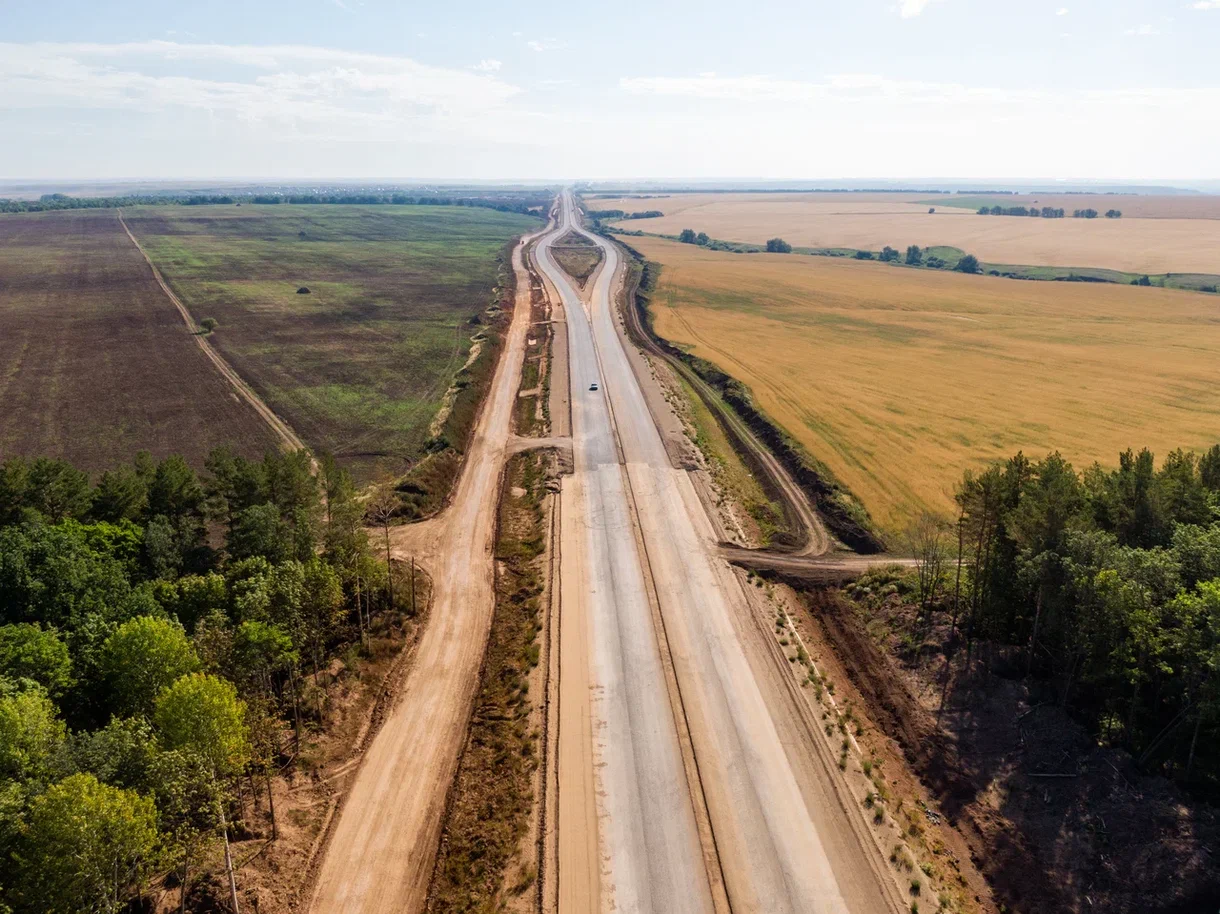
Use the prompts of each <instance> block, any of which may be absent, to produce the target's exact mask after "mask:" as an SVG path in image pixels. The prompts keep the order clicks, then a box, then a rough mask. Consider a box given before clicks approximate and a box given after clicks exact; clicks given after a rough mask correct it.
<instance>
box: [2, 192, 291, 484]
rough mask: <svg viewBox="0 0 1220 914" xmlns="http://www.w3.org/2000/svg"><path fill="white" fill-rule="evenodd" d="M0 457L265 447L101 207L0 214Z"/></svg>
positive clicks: (123, 456)
mask: <svg viewBox="0 0 1220 914" xmlns="http://www.w3.org/2000/svg"><path fill="white" fill-rule="evenodd" d="M0 404H3V408H0V460H2V459H4V458H6V457H10V456H14V455H28V456H34V455H48V456H58V457H65V458H67V459H69V460H71V461H72V462H73V463H75V464H77V465H78V466H80V467H82V468H85V469H90V470H100V469H104V468H106V467H110V466H112V465H114V464H116V463H119V462H127V461H129V460H130V459H131V457H132V455H133V454H134V453H135V452H136V451H137V450H140V449H147V450H149V451H151V452H152V453H153V454H154V455H155V456H158V457H161V456H165V455H167V454H171V453H177V454H182V455H183V456H185V457H186V458H187V459H188V460H190V461H191V462H192V463H193V464H195V465H197V466H198V465H201V464H202V462H203V458H204V456H205V455H206V454H207V452H208V451H209V450H211V448H213V447H215V446H217V445H220V444H230V445H233V446H235V447H236V448H237V449H238V450H240V451H243V452H245V453H247V454H249V455H251V456H255V455H258V454H261V453H262V452H263V451H264V450H271V449H274V448H276V446H277V441H276V438H275V435H274V434H273V433H272V432H271V430H270V429H269V428H268V426H267V425H266V424H265V423H264V422H263V420H262V419H261V418H260V417H259V416H258V415H257V414H256V413H255V412H254V410H253V409H252V408H251V407H250V406H249V405H248V404H247V403H246V402H244V401H242V400H240V399H239V398H238V397H237V396H236V395H235V393H234V392H233V390H232V388H231V387H230V386H229V384H228V382H227V381H226V380H225V379H224V378H223V377H222V376H221V374H220V373H219V372H218V371H217V370H216V368H215V367H213V365H212V364H211V363H210V362H209V361H208V359H207V358H206V357H205V356H204V354H203V352H202V351H201V350H200V348H199V347H198V346H197V345H196V344H195V340H194V339H192V337H191V333H190V330H188V328H187V327H186V326H185V325H184V324H183V322H182V318H181V317H180V316H179V314H178V311H177V310H176V309H175V308H174V306H173V304H172V303H171V302H170V301H169V300H168V299H167V298H166V296H165V293H164V292H163V291H162V290H161V288H160V287H159V286H158V285H157V283H156V281H155V280H154V278H153V274H152V270H151V269H150V268H149V266H148V264H147V263H146V262H145V260H144V258H143V256H142V255H141V254H140V252H139V250H138V249H137V248H136V247H135V245H134V244H132V242H131V239H130V238H128V237H127V234H126V232H124V231H123V227H122V225H121V224H120V222H119V220H118V217H117V216H116V214H115V212H114V211H113V210H99V211H89V210H73V211H64V212H55V213H34V214H29V215H6V216H0Z"/></svg>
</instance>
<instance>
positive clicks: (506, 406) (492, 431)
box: [310, 236, 534, 914]
mask: <svg viewBox="0 0 1220 914" xmlns="http://www.w3.org/2000/svg"><path fill="white" fill-rule="evenodd" d="M533 237H534V236H528V237H526V238H524V239H522V241H521V242H519V243H518V244H517V247H516V248H515V249H514V251H513V269H514V270H515V271H516V276H517V300H516V303H515V306H514V308H513V319H512V323H511V325H510V327H509V331H508V338H507V340H506V345H505V348H504V353H503V355H502V356H501V357H500V363H499V365H498V366H497V368H496V374H495V378H494V379H493V381H492V386H491V391H490V392H489V394H488V399H487V402H486V403H485V405H484V408H483V413H482V415H481V416H480V418H479V423H478V426H477V427H476V429H475V435H474V441H473V443H472V444H471V447H470V450H469V451H468V452H467V459H466V466H465V468H464V469H463V471H462V476H461V479H460V480H459V482H458V486H457V490H456V492H455V493H454V498H453V502H452V503H451V505H450V507H449V508H448V510H447V511H446V512H445V514H444V515H443V516H442V517H441V518H438V519H437V520H435V521H428V522H425V524H420V525H412V526H411V527H408V528H404V531H405V533H406V535H405V536H404V537H401V538H400V539H401V541H402V543H401V544H402V545H403V546H404V547H406V548H408V549H411V548H412V545H408V544H413V546H417V547H422V549H421V551H424V552H425V553H426V554H427V555H429V556H432V557H435V563H433V564H432V565H431V567H429V569H428V570H429V572H430V573H431V575H432V585H433V601H432V609H431V613H430V617H429V619H428V624H427V627H426V629H425V631H424V634H423V637H422V638H421V640H420V643H419V647H418V649H417V652H416V656H415V661H414V663H413V665H412V667H411V671H410V673H409V674H408V676H407V680H406V682H405V683H404V685H403V688H402V691H401V693H400V694H399V695H398V698H397V700H396V701H395V703H394V707H393V708H392V710H391V711H390V714H389V717H388V718H387V719H386V721H385V724H384V725H383V726H382V728H381V730H380V731H379V732H378V733H377V736H376V737H375V738H374V740H373V742H372V745H371V746H370V747H369V749H368V752H367V753H366V754H365V756H364V759H363V761H362V763H361V767H360V770H359V771H358V773H357V774H356V779H355V781H354V782H353V784H352V787H351V792H350V793H349V794H348V797H347V800H346V802H345V803H344V805H343V807H342V809H341V811H340V814H339V819H338V822H337V823H336V825H335V829H334V833H333V835H332V836H331V838H330V842H329V844H328V846H327V850H326V855H325V857H324V859H323V861H322V865H321V870H320V872H319V875H318V879H317V882H316V885H315V888H314V893H313V899H312V903H311V905H310V910H311V911H314V912H317V914H348V912H351V914H355V912H360V914H391V912H392V914H413V912H417V911H420V910H422V908H423V905H424V901H425V896H426V893H427V890H428V881H429V878H430V876H431V873H432V865H433V861H434V859H435V857H436V849H437V845H438V842H439V841H440V830H441V819H442V814H443V812H444V805H445V795H446V792H447V790H448V788H449V785H450V783H451V782H452V781H453V777H454V773H455V771H456V768H457V762H458V756H459V753H460V752H461V748H462V744H463V742H464V741H465V739H466V727H467V723H468V720H469V717H470V709H471V703H472V701H473V700H474V693H475V690H476V689H477V688H478V685H479V668H480V665H481V663H482V660H483V653H484V648H485V647H486V642H487V633H488V631H489V629H490V626H491V616H492V610H493V609H494V606H495V600H494V593H493V559H492V549H493V545H494V541H495V522H496V513H497V505H498V497H499V484H500V476H501V473H502V472H503V469H504V461H505V454H506V451H507V443H508V439H509V431H510V421H511V418H512V410H513V404H514V402H515V400H516V396H517V385H518V383H519V381H520V378H521V362H522V357H523V353H524V343H525V335H526V331H527V329H528V328H529V322H530V280H529V276H528V274H527V273H526V272H525V267H524V263H523V260H522V251H523V249H524V247H525V245H526V244H528V243H529V241H530V240H532V238H533ZM416 533H426V536H425V537H420V536H412V535H411V534H416Z"/></svg>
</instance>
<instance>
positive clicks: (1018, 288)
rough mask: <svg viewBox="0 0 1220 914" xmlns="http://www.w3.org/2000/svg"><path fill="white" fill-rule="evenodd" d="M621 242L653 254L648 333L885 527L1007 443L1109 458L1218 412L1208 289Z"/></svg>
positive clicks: (1163, 447)
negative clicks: (777, 431) (815, 463)
mask: <svg viewBox="0 0 1220 914" xmlns="http://www.w3.org/2000/svg"><path fill="white" fill-rule="evenodd" d="M995 218H996V219H997V221H998V220H1000V217H995ZM1030 221H1033V220H1030ZM630 241H631V242H632V243H633V246H635V247H636V248H637V249H638V250H639V251H641V253H643V254H644V255H645V256H646V257H647V258H648V259H650V260H656V261H659V262H661V263H662V264H664V268H663V270H662V272H661V278H660V283H659V285H658V288H657V291H656V292H655V294H654V295H653V296H652V301H653V307H654V311H655V317H656V330H657V332H658V333H659V334H660V335H662V336H664V337H665V338H667V339H669V340H672V341H674V342H675V343H678V344H680V345H685V346H688V347H689V348H690V349H691V350H692V351H693V353H694V354H695V355H698V356H700V357H702V358H705V359H708V360H709V361H711V362H714V363H715V364H717V365H718V366H720V367H721V368H722V369H723V370H725V371H726V372H728V373H729V374H731V375H733V376H734V377H736V378H738V379H740V380H741V381H744V382H745V383H746V384H748V385H749V386H750V387H751V388H752V389H753V391H754V394H755V396H756V398H757V400H758V402H759V404H760V406H762V408H763V409H765V410H766V411H767V412H768V413H769V414H770V415H771V416H772V417H773V418H775V419H776V421H778V422H779V423H780V424H781V425H783V426H784V427H785V428H786V429H788V431H789V432H790V433H791V434H792V435H793V436H795V437H796V438H797V439H798V440H799V441H800V442H801V443H802V444H804V445H805V446H806V447H807V448H808V449H809V450H810V451H811V452H812V453H813V454H814V455H815V456H816V457H818V458H820V459H821V460H823V461H824V462H825V463H827V464H828V465H829V466H830V468H831V469H832V470H833V471H834V473H835V474H836V475H837V476H838V478H839V479H840V480H842V481H843V483H844V484H845V485H847V486H848V488H850V489H851V490H852V492H853V493H854V494H855V495H856V496H857V497H859V498H860V499H861V500H862V501H863V502H864V504H865V505H866V506H867V507H868V509H869V511H870V512H871V513H872V515H873V517H874V518H875V519H876V520H877V521H878V523H879V524H880V525H881V526H882V527H883V528H885V529H888V530H890V531H891V532H892V531H894V530H896V529H898V528H899V527H901V526H903V525H904V524H905V523H906V521H907V520H909V519H910V518H911V517H913V516H914V515H915V514H917V513H918V512H920V511H922V510H924V509H925V508H931V509H934V510H942V511H944V510H948V509H949V508H950V507H951V493H952V490H953V486H954V484H955V482H956V481H957V479H958V478H960V476H961V472H962V470H963V469H964V468H965V467H968V466H979V465H981V464H983V463H984V462H986V461H989V460H992V459H996V458H1001V457H1006V456H1009V455H1011V454H1012V453H1013V452H1015V451H1017V450H1019V449H1023V450H1025V451H1026V452H1027V453H1029V454H1032V455H1034V456H1041V455H1043V454H1044V453H1046V452H1047V451H1048V450H1050V449H1053V448H1057V449H1059V450H1061V451H1062V452H1063V454H1064V455H1065V456H1066V457H1067V458H1068V459H1070V460H1072V461H1073V462H1076V463H1078V464H1081V463H1087V462H1090V461H1092V460H1103V461H1106V462H1113V461H1114V459H1115V455H1116V454H1117V453H1118V452H1119V451H1120V450H1121V449H1124V448H1127V447H1129V446H1131V445H1132V444H1133V443H1135V444H1146V445H1148V446H1149V447H1151V448H1153V449H1154V450H1157V451H1160V452H1162V453H1164V452H1165V451H1167V450H1168V449H1170V448H1172V447H1177V446H1180V445H1186V446H1195V447H1203V446H1205V445H1208V444H1210V443H1213V442H1214V439H1215V435H1216V430H1217V428H1220V397H1217V396H1216V391H1217V390H1220V359H1217V358H1216V357H1215V354H1216V352H1217V351H1220V301H1217V299H1216V298H1215V297H1213V296H1209V295H1202V294H1196V293H1189V292H1179V291H1174V290H1164V289H1156V288H1153V289H1146V288H1132V287H1130V286H1112V285H1092V284H1084V283H1079V284H1077V283H1040V282H1017V281H1013V280H1006V279H998V278H991V277H983V276H963V275H959V274H952V273H942V272H932V271H917V270H904V269H897V268H894V267H890V266H888V265H885V264H877V263H858V262H845V261H839V260H834V259H829V258H820V257H797V256H792V255H766V254H753V255H740V254H724V253H716V252H713V251H707V250H704V249H702V248H698V247H695V246H694V245H684V244H677V243H675V242H670V241H664V240H659V239H652V238H632V239H630Z"/></svg>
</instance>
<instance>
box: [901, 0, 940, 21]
mask: <svg viewBox="0 0 1220 914" xmlns="http://www.w3.org/2000/svg"><path fill="white" fill-rule="evenodd" d="M939 2H940V0H901V2H900V3H899V4H898V15H900V16H901V17H902V18H903V19H910V18H912V17H914V16H918V15H919V14H920V13H922V12H923V11H924V10H926V9H927V8H928V7H929V6H930V5H932V4H933V3H939Z"/></svg>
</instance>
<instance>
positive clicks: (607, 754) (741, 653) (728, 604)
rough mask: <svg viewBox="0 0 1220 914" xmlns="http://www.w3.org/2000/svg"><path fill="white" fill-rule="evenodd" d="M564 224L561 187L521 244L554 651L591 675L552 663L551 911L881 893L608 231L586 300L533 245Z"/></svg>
mask: <svg viewBox="0 0 1220 914" xmlns="http://www.w3.org/2000/svg"><path fill="white" fill-rule="evenodd" d="M573 229H575V230H578V231H579V230H580V229H579V226H578V225H577V222H576V217H575V214H574V207H573V204H572V201H571V198H570V197H569V196H568V195H566V194H565V195H564V196H563V198H562V209H561V216H560V219H559V225H558V227H557V228H556V229H555V230H554V231H553V232H552V233H550V234H548V235H546V236H544V237H543V238H542V239H541V240H540V241H539V243H538V245H537V248H536V254H537V260H538V263H539V266H540V267H541V269H542V270H543V271H544V273H545V274H546V276H547V278H548V279H549V280H550V282H551V283H552V284H553V285H554V287H555V288H556V289H557V290H558V293H559V295H560V297H561V298H562V302H563V308H564V312H565V317H566V325H567V330H568V347H569V356H570V357H569V374H570V380H571V384H572V436H573V452H574V464H575V473H574V474H573V475H572V476H570V477H567V478H565V479H564V482H563V489H562V493H561V512H560V514H561V517H562V522H561V523H562V530H561V551H560V571H559V574H560V600H561V609H560V613H561V615H560V619H561V626H562V627H563V629H565V630H566V631H568V632H569V633H572V632H575V633H577V638H576V639H572V638H571V637H570V636H566V637H565V638H564V640H563V642H562V646H561V651H562V652H563V656H564V657H570V655H571V654H572V652H573V649H574V650H575V652H576V653H578V654H579V653H580V652H581V651H582V650H583V651H584V652H585V654H586V658H587V664H586V670H587V679H588V681H586V682H581V681H579V680H576V679H575V678H574V676H573V675H572V673H573V672H575V671H576V670H578V669H579V666H578V665H576V664H573V663H571V662H568V661H565V662H564V667H563V668H564V672H563V674H562V678H561V686H560V721H561V724H560V750H559V778H558V779H559V785H560V788H559V789H560V804H559V805H560V811H559V822H558V831H559V835H558V847H559V867H558V870H559V872H558V877H559V906H560V911H561V912H562V914H585V912H589V911H598V910H600V911H612V910H613V911H616V912H630V914H635V912H658V914H660V912H666V914H668V912H685V911H690V912H709V911H723V910H729V909H731V910H732V911H733V912H735V914H742V912H747V911H749V912H755V911H756V912H768V914H778V912H793V914H796V912H802V914H803V912H817V914H846V912H853V914H856V912H858V914H879V912H886V911H895V910H897V909H898V903H897V897H896V895H895V893H894V892H893V889H892V884H891V883H890V882H889V879H888V877H887V876H886V875H885V873H884V871H883V869H882V868H881V864H880V857H879V855H878V853H877V850H876V848H875V847H871V846H867V845H868V842H867V841H866V840H865V839H863V838H862V837H861V835H860V833H859V831H858V829H857V828H856V827H855V826H854V825H853V821H852V819H851V816H850V814H849V812H848V810H847V809H846V807H845V806H844V805H843V804H842V802H841V800H840V799H839V797H840V794H839V793H838V792H837V790H836V787H835V784H834V782H833V778H834V775H833V774H832V773H831V771H830V766H829V765H828V764H827V763H826V762H825V760H821V759H819V757H818V756H817V752H816V750H815V749H814V748H813V740H812V738H811V736H812V734H810V733H809V732H808V730H807V728H808V726H809V724H808V721H805V722H804V724H802V715H801V714H799V713H796V712H795V711H794V708H793V703H794V702H795V701H799V700H800V696H799V694H797V695H796V696H795V697H794V695H793V694H792V690H791V689H790V688H785V685H784V684H785V676H787V677H788V678H790V675H791V674H789V673H788V672H787V670H779V671H778V672H777V669H776V661H775V659H774V657H773V656H768V648H771V653H772V654H773V653H774V651H773V646H770V645H768V644H767V643H766V642H765V638H766V636H767V633H766V631H765V629H762V628H761V627H760V626H759V625H757V622H756V619H755V618H753V617H752V615H751V614H752V612H753V609H752V607H751V605H750V603H749V598H748V597H747V595H746V592H745V589H744V587H743V584H742V582H741V579H740V578H739V577H738V575H737V574H736V573H735V572H734V571H733V570H732V569H731V568H730V567H729V566H728V565H727V563H725V562H724V561H723V560H721V559H720V558H718V557H717V556H716V555H715V550H716V544H715V542H714V533H713V528H712V525H711V522H710V521H709V519H708V517H707V515H706V513H705V511H704V509H703V507H702V504H701V503H700V501H699V498H698V496H697V494H696V492H695V489H694V486H693V483H692V482H691V480H690V477H689V475H688V474H687V473H686V472H684V471H682V470H678V469H675V468H674V467H673V466H672V465H671V463H670V460H669V458H668V456H667V454H666V451H665V448H664V445H663V443H662V440H661V436H660V434H659V433H658V430H657V425H656V422H655V421H654V419H653V417H652V416H651V414H650V413H649V410H648V406H647V403H646V401H645V398H644V395H643V393H642V391H641V389H640V387H639V384H638V382H637V379H636V377H635V375H634V373H633V371H632V368H631V364H630V362H629V360H628V357H627V353H626V351H625V349H624V347H623V341H622V339H621V337H620V335H619V332H618V330H617V328H616V326H615V315H614V309H613V307H612V295H611V293H612V290H613V288H614V284H615V283H616V282H617V281H618V278H619V268H620V267H621V263H620V257H619V254H618V251H617V249H616V248H615V247H614V246H613V245H612V244H610V243H608V242H606V241H605V240H604V239H601V238H596V237H594V236H589V237H590V238H592V240H593V241H594V243H596V244H598V245H600V246H601V247H602V248H603V250H604V252H605V255H606V259H605V265H604V266H603V268H602V270H601V271H600V273H599V274H598V276H597V278H596V280H595V282H594V283H592V284H591V286H589V288H588V292H587V293H586V296H585V297H584V298H583V299H582V296H581V295H579V294H578V293H577V291H576V290H575V288H574V287H573V285H572V283H571V281H570V280H569V279H568V278H567V276H566V275H565V274H564V273H563V271H562V270H560V269H559V267H558V266H557V265H556V263H555V262H554V260H553V258H552V256H551V254H550V252H549V246H550V243H551V242H552V241H554V240H555V239H556V238H558V237H561V236H562V235H563V234H564V233H566V232H567V231H569V230H573ZM594 383H596V384H597V385H598V389H596V390H594V389H592V385H593V384H594ZM779 674H782V675H779ZM573 707H575V709H576V710H575V712H573V711H572V708H573ZM573 723H575V725H574V726H573V725H572V724H573ZM802 726H804V727H806V730H802ZM581 741H586V742H587V743H589V745H581ZM573 766H577V767H573ZM574 794H575V795H574ZM591 809H592V810H595V813H596V814H595V816H593V815H591V814H590V810H591ZM591 829H596V832H597V834H596V848H597V852H596V854H590V853H589V852H588V848H589V846H590V843H591V841H590V836H589V831H590V830H591ZM594 868H596V872H594V871H593V870H594Z"/></svg>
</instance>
